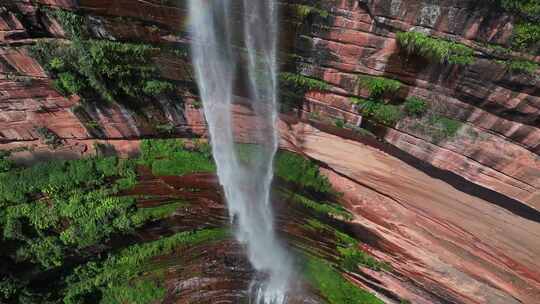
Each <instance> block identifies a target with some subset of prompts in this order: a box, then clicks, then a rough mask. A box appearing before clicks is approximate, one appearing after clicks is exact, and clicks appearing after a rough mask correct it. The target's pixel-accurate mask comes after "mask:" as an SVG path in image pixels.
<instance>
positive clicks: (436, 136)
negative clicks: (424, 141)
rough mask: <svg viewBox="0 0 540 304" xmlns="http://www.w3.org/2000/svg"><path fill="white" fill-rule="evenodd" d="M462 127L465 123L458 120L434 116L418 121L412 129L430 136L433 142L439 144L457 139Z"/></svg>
mask: <svg viewBox="0 0 540 304" xmlns="http://www.w3.org/2000/svg"><path fill="white" fill-rule="evenodd" d="M462 125H463V123H462V122H460V121H458V120H455V119H451V118H448V117H444V116H440V115H436V114H433V115H429V116H428V117H426V118H424V119H422V120H419V121H417V122H416V124H415V125H413V126H412V127H411V128H412V130H413V131H415V132H418V133H420V134H423V135H426V136H429V137H430V138H431V139H432V140H433V142H435V143H438V142H441V141H442V140H445V139H451V138H453V137H455V136H456V135H457V133H458V131H459V129H460V128H461V126H462Z"/></svg>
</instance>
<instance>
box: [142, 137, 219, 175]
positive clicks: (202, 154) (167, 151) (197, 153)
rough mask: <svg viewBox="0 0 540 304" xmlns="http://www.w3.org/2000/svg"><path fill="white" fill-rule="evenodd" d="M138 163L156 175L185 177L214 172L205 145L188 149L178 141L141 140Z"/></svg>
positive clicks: (214, 168) (213, 165)
mask: <svg viewBox="0 0 540 304" xmlns="http://www.w3.org/2000/svg"><path fill="white" fill-rule="evenodd" d="M139 162H140V163H141V164H143V165H146V166H148V167H149V168H151V169H152V173H154V174H156V175H185V174H190V173H195V172H215V170H216V167H215V164H214V162H213V160H212V158H211V155H210V152H209V150H208V148H207V147H206V146H205V145H199V146H197V147H193V148H192V149H188V148H187V147H186V145H185V143H184V141H182V140H180V139H160V140H143V142H142V143H141V158H140V160H139Z"/></svg>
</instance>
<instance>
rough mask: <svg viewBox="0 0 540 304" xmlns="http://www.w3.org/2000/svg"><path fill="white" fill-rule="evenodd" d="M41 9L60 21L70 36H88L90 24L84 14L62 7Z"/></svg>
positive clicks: (73, 37) (75, 37)
mask: <svg viewBox="0 0 540 304" xmlns="http://www.w3.org/2000/svg"><path fill="white" fill-rule="evenodd" d="M41 9H42V10H44V11H45V14H46V15H47V16H49V17H51V18H53V19H55V20H57V21H58V22H59V23H60V25H61V26H62V28H63V29H64V31H65V32H66V34H67V35H68V37H69V38H72V39H81V38H87V37H88V35H89V33H88V26H87V23H86V18H85V17H84V16H82V15H79V14H76V13H74V12H71V11H67V10H62V9H49V8H41Z"/></svg>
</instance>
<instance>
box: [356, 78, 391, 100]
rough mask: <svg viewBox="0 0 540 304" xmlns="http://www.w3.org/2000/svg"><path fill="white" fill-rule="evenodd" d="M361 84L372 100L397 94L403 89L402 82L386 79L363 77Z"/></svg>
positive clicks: (360, 80)
mask: <svg viewBox="0 0 540 304" xmlns="http://www.w3.org/2000/svg"><path fill="white" fill-rule="evenodd" d="M359 83H360V85H361V86H363V87H365V88H366V89H368V91H369V95H370V97H371V98H375V99H376V98H380V97H382V96H383V95H386V94H395V93H397V92H398V91H399V89H400V88H401V82H399V81H397V80H394V79H388V78H384V77H372V76H363V77H360V79H359Z"/></svg>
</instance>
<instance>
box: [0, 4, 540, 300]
mask: <svg viewBox="0 0 540 304" xmlns="http://www.w3.org/2000/svg"><path fill="white" fill-rule="evenodd" d="M164 3H167V4H164ZM298 4H301V5H305V4H306V3H305V1H296V0H290V1H282V3H281V6H282V8H283V14H282V16H283V25H282V31H283V37H284V38H283V42H282V44H281V45H282V48H283V51H284V52H283V53H284V55H283V63H284V64H283V66H284V69H286V70H287V71H290V72H294V73H297V74H301V75H304V76H308V77H311V78H312V79H317V80H321V81H323V82H324V83H326V85H327V87H326V88H325V89H324V90H323V89H320V88H319V89H311V90H309V89H308V90H305V92H302V94H304V96H303V97H304V98H303V99H304V100H303V104H302V106H301V108H300V110H299V111H297V112H295V116H296V117H291V113H285V114H284V116H283V118H282V124H281V126H282V128H281V130H282V136H283V139H284V141H283V147H286V148H288V149H291V150H295V151H297V152H300V153H303V154H305V155H307V156H309V157H311V158H313V159H316V160H318V161H319V162H321V163H322V164H324V165H326V167H327V169H326V171H325V172H326V174H327V175H328V176H329V178H330V179H331V181H332V182H333V183H334V184H335V185H336V187H338V188H339V189H340V190H341V191H342V192H343V193H344V197H343V202H344V203H345V204H346V205H347V206H348V207H349V208H351V210H354V212H355V215H356V218H355V222H356V223H357V229H358V231H357V232H358V233H357V235H358V236H359V237H361V238H364V239H363V241H364V242H365V243H366V244H367V245H366V246H367V247H368V248H369V249H370V250H372V251H373V253H374V254H376V255H377V256H378V257H380V258H382V259H384V260H387V261H389V262H390V263H391V264H392V265H393V266H394V268H395V269H397V272H398V273H399V276H392V275H381V274H375V273H370V272H369V271H368V270H365V272H366V273H365V277H368V278H370V279H371V280H368V281H369V282H368V283H366V279H365V278H363V279H362V278H355V277H351V278H350V279H351V280H354V281H357V283H358V284H361V285H362V284H363V285H366V286H368V287H369V288H374V286H376V287H377V288H379V289H381V290H383V291H384V290H386V291H388V292H390V293H395V294H398V295H399V298H407V299H411V301H412V302H413V303H439V302H440V303H444V301H442V300H441V299H446V301H447V303H452V302H456V303H505V304H506V303H518V302H522V303H531V304H532V303H535V299H537V298H539V297H540V291H539V290H540V283H539V282H540V274H539V273H538V272H537V271H536V269H539V268H540V267H539V266H540V265H538V262H537V260H538V257H539V256H540V252H539V249H540V239H539V236H538V235H537V234H535V231H539V230H540V229H539V228H540V227H538V223H539V222H540V218H539V215H538V212H539V211H540V156H539V154H540V128H539V125H540V118H539V117H540V77H539V74H538V71H536V72H535V73H532V74H523V73H515V72H510V71H509V70H508V69H507V67H506V66H505V65H504V64H501V63H500V61H498V60H506V59H509V58H521V59H527V60H531V61H536V62H540V58H539V57H538V56H536V57H535V56H534V55H530V54H524V53H516V52H510V53H505V54H500V53H498V52H497V51H495V50H494V48H493V47H490V46H489V45H490V44H496V45H503V46H504V45H508V43H509V41H510V39H511V36H512V32H513V27H514V25H515V17H514V16H512V15H510V14H507V13H504V12H500V11H497V10H494V9H493V8H492V7H490V6H489V5H486V4H485V3H479V1H470V0H459V1H458V0H442V1H436V2H434V1H427V0H414V1H402V0H365V1H342V0H339V1H338V0H332V1H324V3H323V2H320V3H319V2H313V3H311V4H313V5H315V6H316V7H317V9H318V10H319V13H317V12H315V13H310V14H307V15H301V14H300V15H299V14H298V13H297V10H298V7H297V6H296V5H298ZM43 8H49V9H55V8H62V9H68V10H79V11H80V12H82V13H83V14H84V15H85V16H86V17H87V19H88V23H89V24H90V31H91V35H92V36H93V37H94V38H97V39H109V40H116V41H131V42H133V41H136V42H144V43H148V44H154V45H160V46H163V47H168V48H173V49H177V50H181V51H182V52H187V49H188V45H189V38H188V37H187V35H186V25H187V18H186V1H178V2H174V1H161V0H148V1H132V0H113V1H101V0H79V1H70V0H39V1H30V0H23V1H15V0H8V1H5V3H2V4H0V149H16V150H19V152H16V154H15V155H16V156H17V157H18V158H19V159H20V160H21V161H33V160H36V159H37V160H41V159H46V158H49V157H61V158H66V157H80V156H81V155H85V154H88V153H92V152H93V151H94V143H96V142H97V143H99V144H103V145H105V144H106V145H111V146H113V147H115V148H116V150H117V151H118V152H121V154H123V155H130V154H133V153H136V151H137V144H138V140H139V139H141V138H145V137H168V136H204V135H205V124H204V117H203V115H202V111H201V109H200V108H199V105H200V103H199V102H198V100H197V96H196V94H195V93H196V92H195V91H194V90H193V83H192V79H193V77H192V72H191V68H190V66H189V60H188V59H187V58H186V57H182V56H170V55H169V54H166V53H160V54H159V55H158V56H156V57H155V58H154V59H153V60H154V62H155V65H156V66H157V67H158V68H159V69H160V74H161V76H162V77H163V78H165V79H168V80H170V81H173V82H174V83H175V84H176V86H177V92H176V95H175V96H176V97H175V98H167V97H162V98H156V99H153V100H152V101H151V102H148V103H147V104H146V105H145V106H144V107H143V108H142V109H138V110H135V109H131V108H129V107H126V106H125V105H122V104H119V103H110V104H103V103H88V102H83V101H82V100H81V99H80V98H79V97H78V96H71V97H64V96H62V95H60V94H59V93H58V92H57V91H56V90H55V89H54V86H53V80H52V79H50V77H49V76H48V74H47V73H46V72H45V69H44V67H42V66H41V65H40V64H39V63H38V62H37V60H36V59H35V58H32V56H31V55H30V53H29V52H28V46H30V45H33V44H35V43H36V42H37V41H42V40H54V41H63V42H65V43H69V41H67V38H68V37H67V36H68V35H67V34H66V31H65V29H63V28H62V26H61V22H59V20H56V19H55V18H51V17H50V16H48V15H47V14H44V13H43ZM411 29H413V30H415V31H421V32H425V33H429V34H430V35H431V36H434V37H440V38H445V39H450V40H453V41H457V42H459V43H462V44H464V45H467V46H469V47H470V48H472V49H473V50H474V57H475V60H474V63H472V64H470V65H465V66H460V65H448V64H440V63H436V62H431V61H429V60H426V59H423V58H419V57H415V56H407V54H404V53H403V51H402V49H401V47H400V46H399V44H398V42H397V40H396V34H397V33H398V32H402V31H408V30H411ZM293 53H294V54H295V55H294V56H286V54H289V55H290V54H293ZM291 58H292V59H291ZM365 75H369V76H382V77H385V78H391V79H396V80H399V81H400V82H401V83H402V86H401V88H400V90H399V91H398V92H397V94H396V95H397V96H396V99H398V100H404V99H406V98H407V97H411V96H414V97H419V98H422V99H424V100H426V101H427V102H428V104H429V105H430V107H429V108H430V109H429V111H430V114H432V115H437V116H440V117H446V118H449V119H452V120H454V121H455V122H456V123H457V125H458V130H457V131H456V134H455V135H453V136H448V137H445V138H436V137H435V136H433V134H431V133H430V132H429V128H428V129H426V127H425V126H426V125H427V124H429V123H430V122H429V120H427V119H423V118H418V117H405V118H402V119H400V120H399V122H397V123H396V124H395V125H393V126H388V125H381V124H377V123H374V122H370V121H369V120H367V119H366V118H365V117H362V116H361V115H360V114H359V112H358V107H357V106H355V105H353V103H352V102H351V97H363V98H367V97H368V95H369V92H367V91H366V89H365V88H362V87H361V86H360V85H359V84H358V79H359V77H361V76H365ZM238 111H239V112H240V113H242V114H243V116H246V115H247V116H249V111H246V109H242V108H240V109H239V110H238ZM336 120H340V121H341V120H343V123H344V125H341V126H340V128H336V127H334V126H333V125H334V123H335V122H336ZM163 126H165V127H166V132H163V130H162V129H160V127H163ZM357 126H360V127H364V128H367V129H369V130H370V131H371V132H373V133H375V135H376V136H377V137H378V138H379V140H382V141H384V142H386V143H387V144H388V145H385V144H381V143H380V142H379V141H377V140H374V139H372V138H371V137H369V136H367V135H366V132H365V131H362V130H359V129H358V128H357ZM341 127H345V128H341ZM39 128H46V129H47V130H49V131H50V132H51V133H52V134H55V136H57V137H58V138H59V139H60V140H61V141H62V145H61V146H60V147H55V149H52V148H51V147H49V146H48V145H47V144H46V143H45V142H44V141H43V138H42V135H40V133H39V132H38V131H37V130H38V129H39ZM238 129H239V131H241V133H242V132H243V133H247V132H249V124H242V123H239V125H238ZM404 278H407V279H404ZM374 282H376V283H375V284H374Z"/></svg>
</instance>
